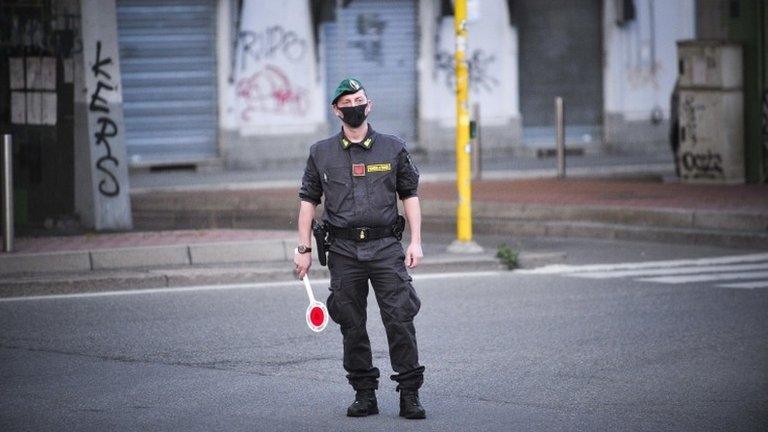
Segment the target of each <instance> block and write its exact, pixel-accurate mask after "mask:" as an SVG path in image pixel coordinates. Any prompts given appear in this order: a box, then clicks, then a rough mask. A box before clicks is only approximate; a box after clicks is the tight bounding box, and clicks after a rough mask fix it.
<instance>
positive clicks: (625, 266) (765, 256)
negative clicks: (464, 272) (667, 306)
mask: <svg viewBox="0 0 768 432" xmlns="http://www.w3.org/2000/svg"><path fill="white" fill-rule="evenodd" d="M759 261H768V253H760V254H750V255H732V256H724V257H715V258H696V259H682V260H669V261H645V262H629V263H616V264H594V265H580V266H579V265H566V264H553V265H547V266H544V267H539V268H535V269H530V270H525V269H524V270H515V273H518V274H564V273H576V272H582V273H583V272H589V271H614V270H635V269H650V268H671V267H683V266H706V265H716V264H736V263H745V262H759Z"/></svg>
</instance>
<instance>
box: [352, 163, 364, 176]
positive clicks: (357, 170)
mask: <svg viewBox="0 0 768 432" xmlns="http://www.w3.org/2000/svg"><path fill="white" fill-rule="evenodd" d="M352 175H353V176H355V177H363V176H365V164H352Z"/></svg>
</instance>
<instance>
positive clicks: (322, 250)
mask: <svg viewBox="0 0 768 432" xmlns="http://www.w3.org/2000/svg"><path fill="white" fill-rule="evenodd" d="M312 234H313V235H314V236H315V243H316V245H317V260H318V261H320V265H321V266H325V265H327V262H328V248H329V247H330V246H331V244H330V242H329V239H328V228H327V227H326V226H325V223H321V222H318V221H316V220H314V219H312Z"/></svg>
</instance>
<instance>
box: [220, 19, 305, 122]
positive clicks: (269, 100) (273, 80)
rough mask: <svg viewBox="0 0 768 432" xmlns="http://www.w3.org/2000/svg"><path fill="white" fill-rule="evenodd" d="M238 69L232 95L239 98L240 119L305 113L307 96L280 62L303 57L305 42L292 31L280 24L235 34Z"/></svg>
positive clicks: (295, 60) (293, 62)
mask: <svg viewBox="0 0 768 432" xmlns="http://www.w3.org/2000/svg"><path fill="white" fill-rule="evenodd" d="M238 47H239V59H240V65H239V70H240V73H241V77H240V78H239V79H238V80H237V82H236V83H235V95H236V97H237V98H238V99H240V100H241V101H242V102H243V108H242V109H241V111H240V113H239V114H240V119H241V120H243V121H245V122H249V121H252V120H253V119H255V116H254V114H256V113H265V114H273V115H298V116H304V115H305V114H306V113H307V109H308V104H309V96H308V91H307V89H306V88H303V87H300V86H297V85H296V84H295V83H294V82H292V80H291V76H290V74H289V72H287V71H286V68H285V67H280V66H278V65H277V63H281V64H287V65H290V64H296V63H300V62H302V61H305V60H306V56H307V50H308V49H309V45H308V43H307V41H306V39H303V38H301V37H300V36H299V35H298V34H297V33H296V32H295V31H292V30H288V29H286V28H284V27H283V26H281V25H274V26H270V27H267V28H266V29H265V30H262V31H241V32H240V33H239V35H238Z"/></svg>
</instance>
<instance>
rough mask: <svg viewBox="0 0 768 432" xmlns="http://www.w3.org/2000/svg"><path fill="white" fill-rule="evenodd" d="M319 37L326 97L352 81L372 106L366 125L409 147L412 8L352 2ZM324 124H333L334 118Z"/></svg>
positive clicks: (402, 2) (396, 0)
mask: <svg viewBox="0 0 768 432" xmlns="http://www.w3.org/2000/svg"><path fill="white" fill-rule="evenodd" d="M339 19H342V20H344V26H345V34H346V42H345V44H344V45H343V46H342V45H340V42H339V40H338V35H339V31H338V28H339V23H338V20H339ZM323 36H324V54H325V63H326V76H327V80H326V95H331V94H333V90H334V89H335V88H336V86H337V85H338V83H339V81H341V80H342V79H344V78H345V77H346V76H354V77H357V78H358V79H360V81H362V83H363V85H364V86H365V88H366V90H367V91H368V95H369V96H370V97H371V99H373V101H374V111H373V113H372V114H371V118H370V121H371V124H373V126H374V127H375V128H376V130H378V131H381V132H385V133H392V134H395V135H399V136H401V137H402V138H404V139H406V140H407V141H409V142H412V141H413V140H414V139H415V138H416V92H417V87H416V86H417V78H416V3H415V2H414V1H412V0H391V1H386V2H382V1H374V0H355V1H353V2H352V3H350V4H349V6H347V7H346V8H344V9H342V10H341V12H339V11H337V21H336V22H331V23H326V24H325V25H324V30H323ZM344 63H346V73H345V68H344V67H343V65H344ZM327 99H328V98H327ZM329 103H330V101H329ZM329 111H330V110H329ZM330 119H331V121H332V124H334V125H337V124H338V121H337V120H336V119H335V117H330Z"/></svg>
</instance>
